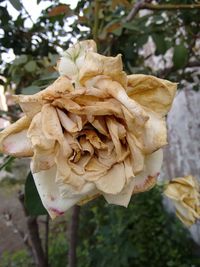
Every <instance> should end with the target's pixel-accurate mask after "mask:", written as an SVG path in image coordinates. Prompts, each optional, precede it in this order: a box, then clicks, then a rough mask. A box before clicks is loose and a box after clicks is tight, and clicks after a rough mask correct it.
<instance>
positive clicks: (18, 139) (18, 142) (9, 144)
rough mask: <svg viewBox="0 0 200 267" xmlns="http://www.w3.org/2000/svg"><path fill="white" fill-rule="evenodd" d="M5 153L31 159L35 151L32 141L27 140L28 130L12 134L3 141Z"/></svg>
mask: <svg viewBox="0 0 200 267" xmlns="http://www.w3.org/2000/svg"><path fill="white" fill-rule="evenodd" d="M2 146H3V151H4V153H6V154H9V155H12V156H15V157H30V156H32V155H33V149H32V146H31V142H30V140H29V139H28V138H27V130H23V131H21V132H19V133H15V134H10V135H9V136H8V137H6V138H5V139H4V140H3V144H2Z"/></svg>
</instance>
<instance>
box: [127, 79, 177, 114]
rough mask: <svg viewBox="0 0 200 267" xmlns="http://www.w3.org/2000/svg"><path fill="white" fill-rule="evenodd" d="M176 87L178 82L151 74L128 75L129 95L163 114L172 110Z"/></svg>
mask: <svg viewBox="0 0 200 267" xmlns="http://www.w3.org/2000/svg"><path fill="white" fill-rule="evenodd" d="M176 89H177V84H176V83H172V82H170V81H167V80H163V79H159V78H156V77H154V76H151V75H144V74H133V75H128V88H127V94H128V96H129V97H130V98H132V99H134V100H135V101H136V102H138V103H139V104H140V105H142V106H145V107H147V108H148V109H151V110H153V111H154V112H157V113H159V114H161V115H162V116H164V115H166V114H167V112H168V111H169V110H170V107H171V105H172V101H173V99H174V96H175V93H176Z"/></svg>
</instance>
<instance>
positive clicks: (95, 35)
mask: <svg viewBox="0 0 200 267" xmlns="http://www.w3.org/2000/svg"><path fill="white" fill-rule="evenodd" d="M99 7H100V3H99V0H95V2H94V27H93V31H92V35H93V39H94V41H95V42H96V44H97V46H98V26H99Z"/></svg>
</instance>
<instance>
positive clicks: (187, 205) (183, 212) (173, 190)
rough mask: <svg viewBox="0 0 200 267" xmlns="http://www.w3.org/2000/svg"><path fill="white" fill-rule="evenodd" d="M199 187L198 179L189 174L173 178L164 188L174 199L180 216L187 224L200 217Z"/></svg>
mask: <svg viewBox="0 0 200 267" xmlns="http://www.w3.org/2000/svg"><path fill="white" fill-rule="evenodd" d="M199 188H200V186H199V183H198V181H197V179H196V178H195V177H193V176H192V175H188V176H185V177H179V178H174V179H172V180H171V181H170V182H169V184H168V185H167V186H166V188H165V190H164V194H165V195H166V196H167V197H168V198H170V199H171V200H172V201H173V203H174V206H175V208H176V214H177V216H178V218H179V219H180V220H181V221H182V222H183V223H184V224H185V225H187V226H191V225H192V224H194V223H196V221H197V220H199V219H200V193H199Z"/></svg>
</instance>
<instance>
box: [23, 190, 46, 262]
mask: <svg viewBox="0 0 200 267" xmlns="http://www.w3.org/2000/svg"><path fill="white" fill-rule="evenodd" d="M18 198H19V201H20V203H21V205H22V208H23V210H24V214H25V216H26V222H27V228H28V234H29V237H30V241H31V245H32V251H33V255H34V260H35V263H36V266H37V267H48V263H47V260H46V258H45V254H44V251H43V248H42V242H41V239H40V236H39V229H38V223H37V217H36V216H30V215H28V213H27V211H26V209H25V206H24V194H23V193H21V192H19V194H18Z"/></svg>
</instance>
